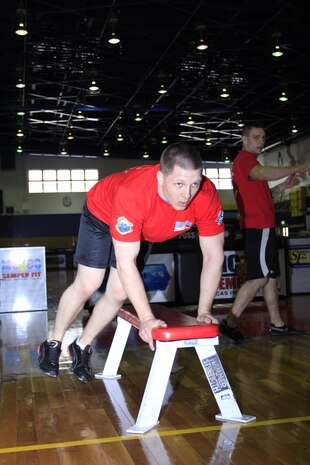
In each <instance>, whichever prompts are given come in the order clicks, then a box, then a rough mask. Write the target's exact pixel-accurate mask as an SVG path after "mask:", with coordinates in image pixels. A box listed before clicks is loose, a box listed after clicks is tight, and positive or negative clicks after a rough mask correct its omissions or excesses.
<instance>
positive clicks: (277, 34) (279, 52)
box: [272, 32, 283, 58]
mask: <svg viewBox="0 0 310 465" xmlns="http://www.w3.org/2000/svg"><path fill="white" fill-rule="evenodd" d="M281 35H282V34H281V32H275V33H274V34H272V37H273V38H274V39H275V46H274V49H273V52H272V56H273V57H275V58H280V57H281V56H282V55H283V51H282V49H281V47H280V44H279V40H280V37H281Z"/></svg>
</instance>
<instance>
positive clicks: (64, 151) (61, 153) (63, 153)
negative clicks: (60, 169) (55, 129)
mask: <svg viewBox="0 0 310 465" xmlns="http://www.w3.org/2000/svg"><path fill="white" fill-rule="evenodd" d="M67 154H68V152H67V149H66V147H62V149H61V151H60V155H67Z"/></svg>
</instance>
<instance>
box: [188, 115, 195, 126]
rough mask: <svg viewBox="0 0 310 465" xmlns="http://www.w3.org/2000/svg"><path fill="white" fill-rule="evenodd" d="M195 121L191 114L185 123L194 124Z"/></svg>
mask: <svg viewBox="0 0 310 465" xmlns="http://www.w3.org/2000/svg"><path fill="white" fill-rule="evenodd" d="M194 123H195V121H194V120H193V118H192V117H191V115H189V117H188V119H187V121H186V124H194Z"/></svg>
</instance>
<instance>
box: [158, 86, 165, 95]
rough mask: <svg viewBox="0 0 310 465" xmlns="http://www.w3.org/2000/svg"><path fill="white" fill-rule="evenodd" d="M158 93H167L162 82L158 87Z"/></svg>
mask: <svg viewBox="0 0 310 465" xmlns="http://www.w3.org/2000/svg"><path fill="white" fill-rule="evenodd" d="M158 93H159V94H166V93H167V89H166V88H165V86H164V84H163V83H162V84H160V87H159V89H158Z"/></svg>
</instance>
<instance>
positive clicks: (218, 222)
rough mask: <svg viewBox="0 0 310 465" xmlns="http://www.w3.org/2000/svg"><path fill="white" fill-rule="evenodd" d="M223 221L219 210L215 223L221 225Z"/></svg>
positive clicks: (222, 214)
mask: <svg viewBox="0 0 310 465" xmlns="http://www.w3.org/2000/svg"><path fill="white" fill-rule="evenodd" d="M223 219H224V212H223V210H221V211H220V212H219V214H218V216H217V220H216V223H217V224H218V225H220V224H222V223H223Z"/></svg>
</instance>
